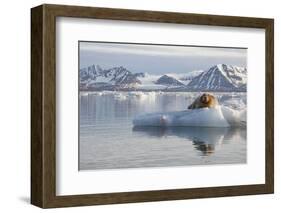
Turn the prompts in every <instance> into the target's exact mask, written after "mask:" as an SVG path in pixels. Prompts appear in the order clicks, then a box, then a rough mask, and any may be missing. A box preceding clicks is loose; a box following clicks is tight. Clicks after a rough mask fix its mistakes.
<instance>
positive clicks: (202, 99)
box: [188, 93, 218, 109]
mask: <svg viewBox="0 0 281 213" xmlns="http://www.w3.org/2000/svg"><path fill="white" fill-rule="evenodd" d="M217 105H218V101H217V99H216V98H215V96H214V95H212V94H209V93H203V94H202V95H201V96H199V97H198V98H196V99H195V101H194V102H193V103H192V104H191V105H190V106H189V107H188V109H199V108H204V107H208V108H212V107H215V106H217Z"/></svg>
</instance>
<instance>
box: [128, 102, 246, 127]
mask: <svg viewBox="0 0 281 213" xmlns="http://www.w3.org/2000/svg"><path fill="white" fill-rule="evenodd" d="M133 125H134V126H167V127H169V126H194V127H230V126H245V125H246V110H245V109H244V110H234V109H231V108H229V107H227V106H217V107H215V108H201V109H192V110H184V111H176V112H163V113H149V114H143V115H139V116H136V117H135V118H134V119H133Z"/></svg>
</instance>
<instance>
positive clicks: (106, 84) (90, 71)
mask: <svg viewBox="0 0 281 213" xmlns="http://www.w3.org/2000/svg"><path fill="white" fill-rule="evenodd" d="M143 76H144V74H143V73H132V72H131V71H129V70H127V69H126V68H124V67H122V66H120V67H113V68H111V69H102V68H101V67H100V66H98V65H92V66H89V67H88V68H84V69H80V88H85V89H89V88H90V89H99V88H105V89H114V88H133V87H135V86H136V85H137V84H141V81H140V80H139V79H138V77H143Z"/></svg>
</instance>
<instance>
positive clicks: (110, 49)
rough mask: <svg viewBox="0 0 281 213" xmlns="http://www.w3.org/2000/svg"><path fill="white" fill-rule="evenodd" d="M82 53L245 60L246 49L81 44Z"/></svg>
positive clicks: (98, 43)
mask: <svg viewBox="0 0 281 213" xmlns="http://www.w3.org/2000/svg"><path fill="white" fill-rule="evenodd" d="M80 51H81V52H87V53H88V54H90V53H92V54H97V53H103V54H105V53H108V54H119V55H120V54H126V55H128V54H130V55H143V56H164V57H165V56H166V57H204V58H206V57H207V58H218V57H220V58H241V59H242V58H245V57H247V49H246V48H222V47H195V46H175V45H173V46H172V45H151V44H145V45H144V44H123V43H122V44H121V43H100V42H80Z"/></svg>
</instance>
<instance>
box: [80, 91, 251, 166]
mask: <svg viewBox="0 0 281 213" xmlns="http://www.w3.org/2000/svg"><path fill="white" fill-rule="evenodd" d="M198 94H199V93H183V92H177V93H176V92H175V93H174V92H173V93H172V92H171V93H154V92H152V93H134V92H131V93H128V92H118V93H117V92H92V93H88V92H80V136H79V137H80V140H79V168H80V170H93V169H119V168H143V167H171V166H191V165H210V164H242V163H246V159H247V158H246V157H247V156H246V129H245V128H202V127H201V128H198V127H197V128H196V127H173V128H156V127H147V128H144V127H143V128H134V127H133V125H132V120H133V118H134V117H135V116H136V115H138V114H142V113H145V112H147V113H148V112H165V111H176V110H183V109H186V108H187V106H188V104H190V103H191V102H192V101H193V100H194V98H195V97H197V96H198ZM216 96H217V97H218V98H219V101H220V103H223V104H224V103H225V104H228V105H231V106H232V107H234V108H239V107H241V105H244V107H245V105H246V94H245V93H217V94H216Z"/></svg>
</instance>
